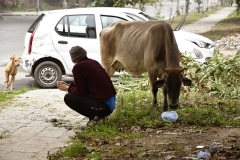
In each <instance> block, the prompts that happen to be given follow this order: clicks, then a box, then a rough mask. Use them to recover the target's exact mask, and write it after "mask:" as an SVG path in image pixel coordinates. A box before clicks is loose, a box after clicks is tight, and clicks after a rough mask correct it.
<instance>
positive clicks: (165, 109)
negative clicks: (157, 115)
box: [162, 85, 168, 111]
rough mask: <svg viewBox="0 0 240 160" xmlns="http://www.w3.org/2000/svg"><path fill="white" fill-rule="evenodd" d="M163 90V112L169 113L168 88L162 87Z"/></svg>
mask: <svg viewBox="0 0 240 160" xmlns="http://www.w3.org/2000/svg"><path fill="white" fill-rule="evenodd" d="M162 90H163V110H164V111H167V110H168V100H167V94H168V93H167V86H166V85H164V86H163V87H162Z"/></svg>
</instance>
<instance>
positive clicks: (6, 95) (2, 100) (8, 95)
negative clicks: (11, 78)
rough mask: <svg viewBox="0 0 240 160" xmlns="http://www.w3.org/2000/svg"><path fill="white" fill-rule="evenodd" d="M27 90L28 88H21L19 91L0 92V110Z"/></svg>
mask: <svg viewBox="0 0 240 160" xmlns="http://www.w3.org/2000/svg"><path fill="white" fill-rule="evenodd" d="M29 90H30V89H29V88H26V87H23V88H21V89H19V90H13V91H0V109H1V108H4V107H6V105H7V104H8V102H9V101H11V100H12V99H13V98H14V97H15V96H16V95H19V94H23V93H25V92H27V91H29Z"/></svg>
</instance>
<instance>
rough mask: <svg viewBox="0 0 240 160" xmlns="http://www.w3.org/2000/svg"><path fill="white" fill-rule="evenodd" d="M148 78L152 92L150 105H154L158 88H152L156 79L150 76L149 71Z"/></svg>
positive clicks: (152, 75)
mask: <svg viewBox="0 0 240 160" xmlns="http://www.w3.org/2000/svg"><path fill="white" fill-rule="evenodd" d="M148 78H149V82H150V86H151V90H152V96H153V99H152V103H153V104H154V105H156V104H157V92H158V88H156V87H153V83H154V82H155V81H156V80H157V77H156V76H155V75H154V74H152V73H151V72H150V71H148Z"/></svg>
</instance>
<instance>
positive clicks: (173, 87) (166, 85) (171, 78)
mask: <svg viewBox="0 0 240 160" xmlns="http://www.w3.org/2000/svg"><path fill="white" fill-rule="evenodd" d="M163 69H164V71H165V75H164V78H163V79H158V80H156V81H155V82H154V84H153V88H154V90H155V91H156V90H157V89H156V88H160V87H163V93H164V110H167V107H168V103H167V95H168V99H169V107H170V108H172V109H175V108H178V107H179V103H178V100H179V94H180V88H181V84H182V83H183V85H185V86H190V85H191V80H190V79H188V78H186V77H184V76H183V70H184V69H181V68H168V69H166V68H163ZM154 95H155V93H154Z"/></svg>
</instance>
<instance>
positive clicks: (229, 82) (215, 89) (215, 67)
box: [182, 52, 240, 99]
mask: <svg viewBox="0 0 240 160" xmlns="http://www.w3.org/2000/svg"><path fill="white" fill-rule="evenodd" d="M182 63H183V66H184V67H185V68H187V72H186V75H188V76H189V77H190V78H191V79H192V82H193V85H192V87H191V91H192V92H199V91H201V92H204V93H209V94H210V95H216V96H219V97H222V98H232V99H236V98H238V97H239V96H240V92H239V89H240V84H239V80H240V74H239V69H240V56H239V55H237V56H235V57H233V58H224V57H223V56H222V55H221V53H219V52H218V53H217V54H216V55H215V57H214V58H212V59H211V60H210V61H208V62H205V63H203V64H196V63H194V62H193V60H192V59H191V58H189V57H186V56H183V62H182Z"/></svg>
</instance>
